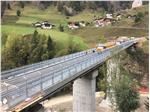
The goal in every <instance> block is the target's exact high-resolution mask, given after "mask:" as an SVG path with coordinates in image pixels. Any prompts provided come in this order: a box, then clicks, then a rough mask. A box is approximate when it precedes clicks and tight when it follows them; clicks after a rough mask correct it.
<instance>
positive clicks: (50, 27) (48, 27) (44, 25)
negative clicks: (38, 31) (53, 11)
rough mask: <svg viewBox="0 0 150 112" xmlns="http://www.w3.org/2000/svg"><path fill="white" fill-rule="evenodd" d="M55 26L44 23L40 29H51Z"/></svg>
mask: <svg viewBox="0 0 150 112" xmlns="http://www.w3.org/2000/svg"><path fill="white" fill-rule="evenodd" d="M54 26H55V25H54V24H52V23H49V22H48V21H44V22H42V23H41V28H42V29H52V28H53V27H54Z"/></svg>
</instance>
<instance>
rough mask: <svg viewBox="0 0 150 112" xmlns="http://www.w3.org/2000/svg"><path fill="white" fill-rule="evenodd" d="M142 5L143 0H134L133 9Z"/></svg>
mask: <svg viewBox="0 0 150 112" xmlns="http://www.w3.org/2000/svg"><path fill="white" fill-rule="evenodd" d="M140 6H142V0H134V1H133V3H132V9H133V8H136V7H140Z"/></svg>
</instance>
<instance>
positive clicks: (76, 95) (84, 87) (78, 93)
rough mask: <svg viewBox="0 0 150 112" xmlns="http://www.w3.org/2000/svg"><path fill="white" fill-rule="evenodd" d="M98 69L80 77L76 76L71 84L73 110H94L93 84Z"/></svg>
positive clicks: (75, 111) (78, 111)
mask: <svg viewBox="0 0 150 112" xmlns="http://www.w3.org/2000/svg"><path fill="white" fill-rule="evenodd" d="M97 75H98V70H96V71H93V72H92V73H91V74H89V75H86V76H84V77H82V78H78V79H76V80H75V81H74V84H73V112H95V111H96V103H95V86H96V76H97Z"/></svg>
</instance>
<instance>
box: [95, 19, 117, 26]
mask: <svg viewBox="0 0 150 112" xmlns="http://www.w3.org/2000/svg"><path fill="white" fill-rule="evenodd" d="M114 20H115V19H113V18H100V19H96V20H94V24H95V27H103V26H107V25H111V24H112V22H113V21H114Z"/></svg>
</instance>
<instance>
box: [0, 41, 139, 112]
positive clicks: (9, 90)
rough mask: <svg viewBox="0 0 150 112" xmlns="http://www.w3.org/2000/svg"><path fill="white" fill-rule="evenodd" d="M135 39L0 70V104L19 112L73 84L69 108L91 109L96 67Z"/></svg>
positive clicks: (74, 109)
mask: <svg viewBox="0 0 150 112" xmlns="http://www.w3.org/2000/svg"><path fill="white" fill-rule="evenodd" d="M137 42H138V39H132V40H128V41H126V42H123V43H121V44H120V45H116V46H115V47H112V48H107V49H105V50H104V51H102V52H100V53H98V52H94V50H95V49H89V50H86V51H82V52H78V53H74V54H70V55H66V56H62V57H58V58H54V59H51V60H47V61H43V62H40V63H35V64H32V65H27V66H23V67H19V68H16V69H12V70H8V71H4V72H2V73H1V74H2V77H1V78H2V81H1V91H0V92H1V104H2V106H1V107H2V108H3V110H6V111H13V112H19V111H21V110H23V109H25V108H27V107H29V106H31V105H33V104H35V103H37V102H40V101H43V100H45V99H47V98H48V97H49V96H50V95H52V94H53V93H55V92H56V91H57V90H60V89H61V88H63V87H64V86H65V85H67V84H69V83H73V98H74V101H73V111H74V112H81V111H86V112H94V111H95V79H96V76H97V75H98V70H97V69H98V67H99V66H100V65H102V64H103V63H104V62H105V61H106V60H108V59H109V58H111V57H113V56H114V55H115V54H117V53H119V52H121V51H123V50H125V49H127V48H128V47H130V46H132V45H134V44H135V43H137Z"/></svg>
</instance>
